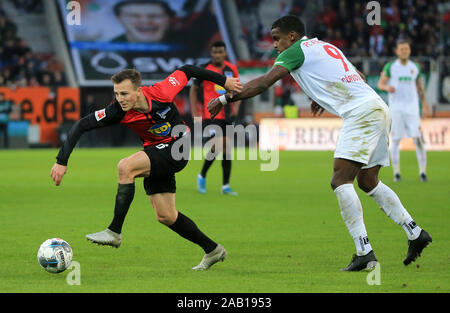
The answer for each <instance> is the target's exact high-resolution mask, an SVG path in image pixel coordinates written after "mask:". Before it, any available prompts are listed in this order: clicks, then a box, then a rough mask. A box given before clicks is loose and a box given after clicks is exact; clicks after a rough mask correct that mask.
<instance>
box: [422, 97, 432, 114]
mask: <svg viewBox="0 0 450 313" xmlns="http://www.w3.org/2000/svg"><path fill="white" fill-rule="evenodd" d="M422 108H423V109H422V117H431V112H430V110H429V109H428V108H429V106H428V104H427V103H426V102H425V101H423V102H422Z"/></svg>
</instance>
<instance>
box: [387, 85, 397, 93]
mask: <svg viewBox="0 0 450 313" xmlns="http://www.w3.org/2000/svg"><path fill="white" fill-rule="evenodd" d="M386 91H387V92H390V93H392V92H395V88H394V87H392V86H387V87H386Z"/></svg>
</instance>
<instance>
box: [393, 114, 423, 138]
mask: <svg viewBox="0 0 450 313" xmlns="http://www.w3.org/2000/svg"><path fill="white" fill-rule="evenodd" d="M391 113H392V130H391V136H392V140H402V139H403V137H405V136H406V137H407V138H418V137H421V133H420V116H419V115H417V114H408V113H406V112H402V111H391Z"/></svg>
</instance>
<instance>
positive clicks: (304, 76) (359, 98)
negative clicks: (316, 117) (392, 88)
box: [274, 36, 380, 117]
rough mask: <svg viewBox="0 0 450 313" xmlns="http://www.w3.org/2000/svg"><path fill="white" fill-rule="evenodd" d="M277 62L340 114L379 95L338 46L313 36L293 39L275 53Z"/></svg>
mask: <svg viewBox="0 0 450 313" xmlns="http://www.w3.org/2000/svg"><path fill="white" fill-rule="evenodd" d="M277 65H279V66H283V67H285V68H286V69H287V70H288V71H289V72H290V74H291V76H292V77H293V78H294V79H295V81H296V82H297V83H298V84H299V85H300V87H301V88H302V90H303V91H304V92H305V93H306V94H307V95H308V96H309V97H310V98H311V99H313V100H314V101H316V102H317V103H318V104H319V105H320V106H322V107H323V108H324V109H326V110H327V111H329V112H330V113H333V114H335V115H338V116H340V117H343V115H344V114H345V113H347V112H349V111H350V110H352V109H354V108H357V107H360V106H361V105H364V104H365V103H366V102H368V101H370V100H372V99H378V98H380V96H379V95H378V94H377V93H376V92H375V90H373V89H372V88H371V87H370V86H369V85H368V84H366V83H365V82H364V80H363V79H362V78H361V76H359V74H358V72H356V69H355V67H354V66H353V65H352V64H351V63H350V62H349V61H348V60H347V58H346V57H345V56H344V54H343V53H342V51H341V50H339V49H338V48H337V47H336V46H334V45H332V44H330V43H327V42H324V41H322V40H319V39H317V38H312V39H309V38H307V37H306V36H305V37H303V38H302V39H301V40H299V41H297V42H295V43H294V44H293V45H292V46H291V47H289V48H288V49H286V50H285V51H283V52H282V53H280V54H279V55H278V57H277V58H276V60H275V62H274V66H277Z"/></svg>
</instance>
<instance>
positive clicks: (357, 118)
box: [334, 99, 392, 169]
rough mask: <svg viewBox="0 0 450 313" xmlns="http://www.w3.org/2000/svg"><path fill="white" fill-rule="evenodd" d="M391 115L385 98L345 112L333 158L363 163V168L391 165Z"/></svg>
mask: <svg viewBox="0 0 450 313" xmlns="http://www.w3.org/2000/svg"><path fill="white" fill-rule="evenodd" d="M391 119H392V118H391V112H390V110H389V108H388V106H387V105H386V103H384V101H383V100H382V99H374V100H370V101H369V102H366V103H364V104H362V105H361V106H360V107H359V108H357V109H354V110H352V111H350V112H348V113H346V114H345V115H344V117H343V123H342V129H341V132H340V133H339V138H338V142H337V145H336V151H335V152H334V158H340V159H347V160H352V161H356V162H359V163H362V164H364V166H363V167H362V169H367V168H372V167H374V166H376V165H381V166H389V132H390V130H391Z"/></svg>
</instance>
